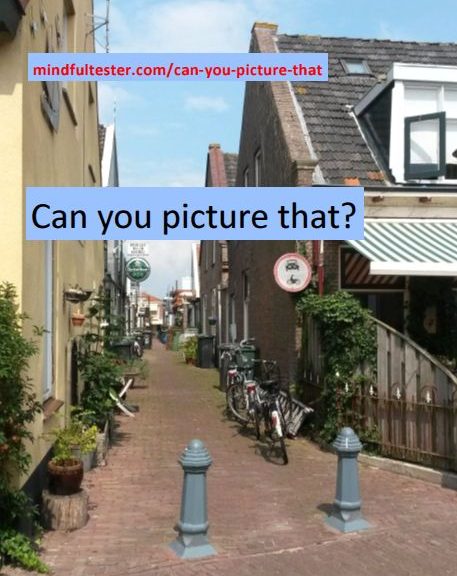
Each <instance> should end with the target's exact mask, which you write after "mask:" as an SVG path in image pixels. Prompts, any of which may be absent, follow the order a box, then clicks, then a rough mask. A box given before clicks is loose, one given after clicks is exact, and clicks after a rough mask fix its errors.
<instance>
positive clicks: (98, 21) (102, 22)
mask: <svg viewBox="0 0 457 576" xmlns="http://www.w3.org/2000/svg"><path fill="white" fill-rule="evenodd" d="M110 7H111V0H106V13H105V16H97V15H96V14H89V15H88V16H89V18H90V19H91V21H92V28H91V29H90V30H89V32H88V33H87V35H88V36H89V35H90V34H93V35H94V38H95V42H96V43H97V44H98V45H99V46H101V47H102V48H103V49H104V50H105V52H106V53H109V51H110V38H109V34H110V25H109V24H110V22H109V19H110ZM103 26H105V44H104V45H103V44H102V43H101V42H100V41H99V40H97V38H96V36H95V32H97V30H100V28H103Z"/></svg>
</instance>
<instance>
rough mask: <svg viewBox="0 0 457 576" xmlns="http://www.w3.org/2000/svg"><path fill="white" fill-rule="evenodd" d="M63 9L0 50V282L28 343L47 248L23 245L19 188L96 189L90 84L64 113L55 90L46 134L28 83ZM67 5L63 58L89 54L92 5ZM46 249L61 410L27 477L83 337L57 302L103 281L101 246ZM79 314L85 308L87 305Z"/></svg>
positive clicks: (59, 2) (32, 9)
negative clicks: (31, 62) (74, 346)
mask: <svg viewBox="0 0 457 576" xmlns="http://www.w3.org/2000/svg"><path fill="white" fill-rule="evenodd" d="M65 4H68V2H66V3H65V2H64V0H47V2H46V4H45V10H46V19H45V20H46V21H45V20H44V19H43V18H42V16H41V13H40V6H41V5H40V3H39V2H38V1H37V0H32V2H30V4H29V5H28V7H27V13H26V15H25V16H24V18H23V19H22V23H21V25H20V27H19V30H18V34H17V36H16V38H15V40H14V41H13V42H9V43H5V44H2V45H0V117H1V118H2V130H1V132H0V139H1V140H0V141H1V142H2V143H3V146H2V147H1V151H0V179H1V180H0V182H1V186H2V201H3V202H2V211H1V213H0V259H1V262H2V266H1V272H0V279H3V280H8V281H10V282H12V283H14V284H15V285H16V287H17V288H18V292H19V294H20V305H21V308H22V310H24V311H25V312H27V313H28V314H29V316H30V317H31V319H32V321H31V322H29V323H28V325H27V326H26V327H25V334H26V336H31V335H32V331H31V325H32V324H35V325H39V326H44V324H45V315H44V314H45V312H44V310H45V306H44V303H45V275H44V261H45V243H44V242H37V241H33V242H32V241H25V231H24V210H25V191H24V189H25V187H26V186H100V185H101V175H100V156H99V143H98V112H97V87H96V85H95V84H92V87H91V92H90V90H89V84H88V83H85V82H80V83H68V84H67V85H66V88H67V91H68V94H69V97H70V101H71V106H68V105H67V103H66V101H65V99H64V98H63V93H62V88H63V86H62V85H61V86H60V95H61V97H60V115H59V116H60V118H59V127H58V130H57V131H54V130H53V129H52V128H51V127H50V126H49V124H48V122H47V120H46V118H45V114H44V113H43V111H42V106H41V95H42V92H43V87H42V83H41V82H28V81H27V53H28V52H45V51H46V45H47V41H48V40H51V42H52V44H53V46H54V48H57V45H58V42H57V33H56V31H57V30H60V31H61V32H63V22H64V5H65ZM73 5H74V8H75V10H76V14H75V15H70V16H69V20H68V27H67V30H68V33H67V39H66V43H67V46H68V50H69V51H76V52H83V51H92V50H93V36H92V35H88V34H87V32H88V31H89V29H90V21H89V19H88V18H87V14H92V13H93V7H92V0H74V2H73ZM32 27H34V28H35V30H36V31H35V33H33V32H32ZM63 46H64V45H62V47H61V49H63ZM71 112H73V114H74V116H75V118H76V122H75V121H74V119H73V118H72V114H71ZM5 120H6V124H5ZM89 165H90V166H91V168H92V173H93V174H94V175H95V181H94V179H93V177H92V175H91V171H90V170H89ZM53 244H54V246H53V257H54V280H53V291H54V299H53V311H54V313H53V348H54V366H53V379H54V390H53V397H55V398H57V399H59V400H62V401H64V402H65V405H64V407H62V408H61V409H60V410H59V412H58V413H57V414H56V415H55V416H53V417H51V418H49V419H48V420H47V421H46V422H44V418H43V416H39V417H38V418H37V420H36V422H35V425H34V437H35V442H34V443H33V446H31V452H32V456H33V465H32V467H31V471H33V468H34V467H35V466H36V465H37V464H38V463H39V462H40V461H41V459H42V458H43V456H44V454H45V453H46V451H47V450H48V448H49V442H48V441H47V440H45V439H43V437H42V434H43V432H48V431H49V430H50V429H52V428H53V427H55V426H56V425H57V424H58V423H59V422H61V421H62V417H61V416H64V417H65V416H68V408H69V403H70V388H69V385H70V364H69V350H70V349H71V341H72V338H74V337H75V336H78V335H80V334H81V332H82V329H81V328H75V327H73V326H72V325H71V320H70V316H71V313H72V311H73V309H74V307H75V305H72V304H70V303H68V302H65V301H64V298H63V292H64V290H65V288H68V287H69V286H74V285H76V284H79V285H80V286H81V287H83V288H89V289H94V291H95V289H96V288H97V287H98V286H99V285H100V284H101V282H102V280H103V243H102V242H78V241H74V242H73V241H66V242H62V241H61V242H54V243H53ZM85 306H86V308H87V306H88V304H87V303H86V305H85ZM76 307H77V306H76ZM43 345H44V340H42V339H40V354H39V355H38V356H37V357H36V358H34V359H33V361H32V362H31V366H30V376H31V378H32V380H33V383H34V386H35V389H36V392H37V396H38V398H39V399H42V386H43V355H42V352H43ZM22 480H25V479H22Z"/></svg>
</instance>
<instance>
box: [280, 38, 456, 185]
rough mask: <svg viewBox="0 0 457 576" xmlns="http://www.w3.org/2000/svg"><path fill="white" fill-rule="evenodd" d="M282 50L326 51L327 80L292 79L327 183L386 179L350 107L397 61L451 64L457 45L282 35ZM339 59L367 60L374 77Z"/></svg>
mask: <svg viewBox="0 0 457 576" xmlns="http://www.w3.org/2000/svg"><path fill="white" fill-rule="evenodd" d="M278 49H279V51H280V52H327V53H328V55H329V80H328V82H309V83H304V82H292V86H293V90H294V93H295V96H296V98H297V101H298V103H299V105H300V107H301V110H302V111H303V115H304V118H305V122H306V126H307V129H308V132H309V135H310V138H311V142H312V145H313V147H314V151H315V152H316V154H317V156H318V158H319V166H320V168H321V170H322V173H323V176H324V179H325V181H326V183H331V184H345V183H350V184H354V183H355V182H348V180H350V179H354V178H358V179H359V181H360V184H361V185H369V184H376V183H378V184H379V182H380V181H381V182H382V180H383V178H382V174H381V173H380V168H381V166H380V165H379V164H378V163H377V162H376V161H375V159H374V158H373V155H372V153H371V152H370V149H369V147H368V145H367V143H366V141H365V139H364V137H363V136H362V134H361V132H360V129H359V127H358V124H357V122H356V120H355V118H354V117H353V116H352V115H351V110H350V107H352V106H354V105H355V104H357V103H358V102H359V101H360V99H361V98H362V97H363V96H364V95H365V94H366V93H367V92H368V91H369V90H370V89H371V88H372V87H373V86H374V85H375V84H376V83H378V82H380V81H383V80H384V79H385V75H386V74H387V72H388V71H389V69H390V68H391V66H392V64H393V63H394V62H404V63H416V64H436V65H452V66H455V65H456V62H457V44H451V43H426V42H398V41H391V40H369V39H361V38H329V37H322V36H288V35H278ZM341 58H356V59H363V60H366V61H367V63H368V65H369V67H370V70H371V71H372V73H373V75H371V76H370V75H348V74H347V73H346V72H345V70H344V68H343V66H342V64H341V61H340V60H341Z"/></svg>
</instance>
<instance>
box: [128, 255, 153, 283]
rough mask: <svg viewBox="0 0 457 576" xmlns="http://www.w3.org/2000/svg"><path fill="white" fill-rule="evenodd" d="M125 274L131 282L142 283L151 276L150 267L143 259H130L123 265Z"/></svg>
mask: <svg viewBox="0 0 457 576" xmlns="http://www.w3.org/2000/svg"><path fill="white" fill-rule="evenodd" d="M125 273H126V274H127V278H130V280H132V281H133V282H144V281H145V280H147V279H148V278H149V275H150V274H151V265H150V264H149V262H148V261H147V260H145V259H144V258H130V260H127V262H126V264H125Z"/></svg>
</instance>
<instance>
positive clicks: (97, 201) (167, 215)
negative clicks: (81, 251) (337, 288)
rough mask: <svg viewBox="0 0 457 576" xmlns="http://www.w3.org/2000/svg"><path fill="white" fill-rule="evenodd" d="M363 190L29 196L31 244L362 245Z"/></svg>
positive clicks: (53, 192)
mask: <svg viewBox="0 0 457 576" xmlns="http://www.w3.org/2000/svg"><path fill="white" fill-rule="evenodd" d="M363 200H364V189H363V188H361V187H345V186H344V187H309V188H304V187H299V188H247V187H246V188H27V196H26V210H27V213H26V238H27V240H108V239H112V240H116V239H117V240H132V239H135V240H294V239H309V240H313V239H315V240H318V239H320V240H361V239H363V219H364V201H363Z"/></svg>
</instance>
